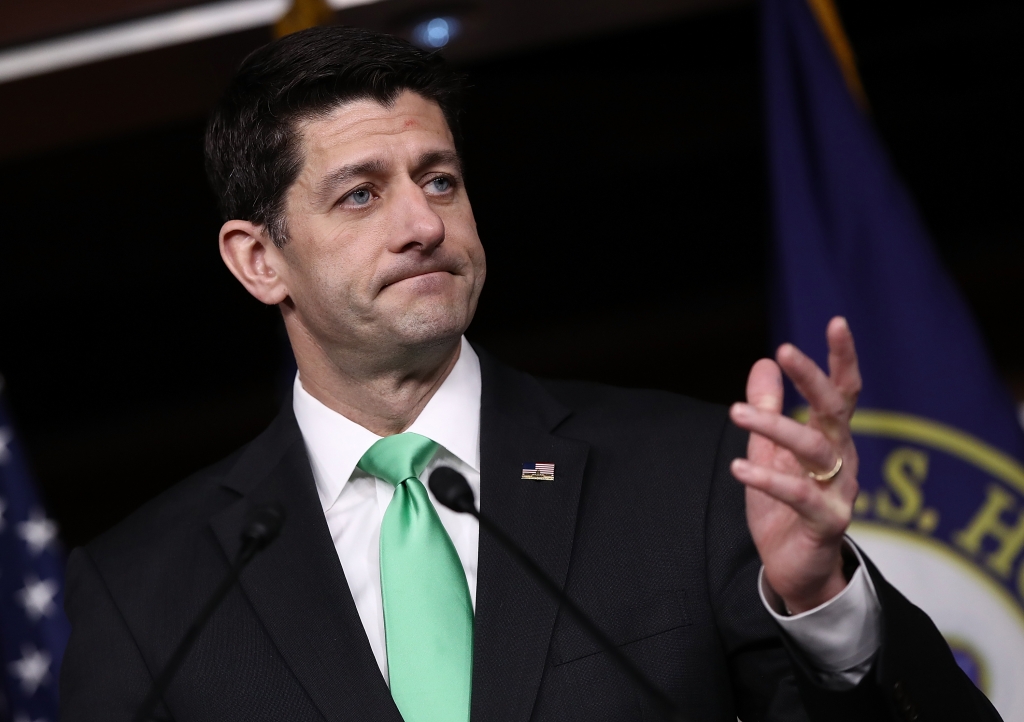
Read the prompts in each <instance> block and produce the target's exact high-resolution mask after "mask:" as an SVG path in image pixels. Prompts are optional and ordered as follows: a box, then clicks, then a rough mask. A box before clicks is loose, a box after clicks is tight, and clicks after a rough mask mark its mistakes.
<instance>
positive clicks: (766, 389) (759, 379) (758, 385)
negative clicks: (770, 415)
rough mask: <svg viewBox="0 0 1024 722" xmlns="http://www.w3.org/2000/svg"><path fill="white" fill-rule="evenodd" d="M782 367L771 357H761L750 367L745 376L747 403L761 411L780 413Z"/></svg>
mask: <svg viewBox="0 0 1024 722" xmlns="http://www.w3.org/2000/svg"><path fill="white" fill-rule="evenodd" d="M782 394H783V388H782V369H780V368H779V365H778V364H777V363H775V362H774V361H772V360H771V359H767V358H763V359H761V360H759V361H758V362H757V363H755V364H754V365H753V367H751V369H750V376H748V377H747V403H748V404H750V405H751V406H754V407H755V408H758V409H760V410H761V411H774V412H775V413H777V414H779V413H782Z"/></svg>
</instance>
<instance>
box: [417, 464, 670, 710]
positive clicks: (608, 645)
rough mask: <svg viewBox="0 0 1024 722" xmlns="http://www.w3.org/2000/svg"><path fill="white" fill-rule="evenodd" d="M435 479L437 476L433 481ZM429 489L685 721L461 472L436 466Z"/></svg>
mask: <svg viewBox="0 0 1024 722" xmlns="http://www.w3.org/2000/svg"><path fill="white" fill-rule="evenodd" d="M439 475H440V477H439ZM456 477H457V478H456ZM435 479H437V481H436V482H435ZM430 490H431V491H432V492H434V496H435V497H436V498H437V500H438V501H440V502H441V503H442V504H444V505H445V506H447V507H448V508H449V509H451V510H452V511H457V512H462V513H464V514H470V515H472V516H473V517H475V518H476V519H477V521H479V522H480V526H481V528H483V529H484V530H485V531H487V533H488V534H490V535H491V536H493V537H494V538H495V539H497V540H498V543H499V544H501V545H502V546H503V547H504V548H505V551H506V552H508V553H509V555H510V556H512V557H513V558H514V559H515V560H516V561H518V562H519V563H520V564H521V565H522V566H523V567H524V568H525V569H526V570H527V571H529V572H530V574H531V575H532V576H533V577H534V579H536V580H537V581H538V582H540V585H541V586H542V587H543V588H544V590H545V591H546V592H547V593H548V594H550V595H551V597H552V598H554V599H555V601H557V602H559V603H561V604H562V606H564V607H565V608H566V609H568V610H569V612H571V614H572V616H573V617H574V618H575V619H576V621H577V623H579V625H580V626H581V627H583V629H585V630H586V632H587V634H589V635H590V636H591V637H592V638H593V639H595V640H596V641H597V642H598V644H600V645H601V646H602V647H603V648H604V650H605V651H606V652H607V653H608V654H609V655H610V656H611V658H612V659H614V660H615V662H616V663H617V664H618V665H619V667H620V668H621V669H622V671H623V672H625V673H626V675H627V676H628V677H629V678H630V679H632V680H633V682H634V683H635V684H636V685H637V686H638V687H639V688H640V689H642V690H644V691H645V692H646V693H647V694H648V695H649V696H650V698H651V699H653V700H654V701H655V702H656V703H657V704H658V706H659V707H660V708H661V711H662V712H663V713H664V715H665V717H666V718H667V719H669V720H672V722H685V719H684V717H683V715H682V712H681V711H680V710H679V707H678V706H677V705H676V703H675V702H674V701H673V700H672V698H671V697H669V696H668V695H667V694H665V692H664V691H662V690H661V689H660V688H659V687H658V686H657V685H655V684H654V683H653V682H652V681H651V680H650V679H649V678H648V677H647V675H645V674H644V673H643V672H641V671H640V668H639V667H637V666H636V665H635V664H633V661H632V660H631V659H629V657H627V656H626V655H625V654H623V653H622V650H621V649H619V648H618V646H617V645H616V644H615V642H613V641H612V640H611V638H610V637H609V636H608V635H607V634H606V633H605V632H604V630H603V629H601V628H600V627H599V626H597V624H595V623H594V622H593V621H592V620H591V619H590V616H589V615H588V614H587V613H586V612H584V611H583V610H582V609H581V608H580V607H579V605H577V604H576V602H574V601H573V600H572V599H571V598H570V597H569V595H567V594H566V593H565V591H563V590H562V588H561V587H560V586H559V585H558V584H557V583H556V582H555V580H554V579H552V578H551V577H549V576H548V575H547V573H546V572H545V571H544V570H543V569H541V568H540V565H539V564H537V562H535V561H534V560H533V559H532V558H531V557H530V556H529V555H528V554H527V553H526V552H525V551H523V549H522V547H520V546H519V545H518V544H517V543H516V542H515V540H513V539H512V537H510V536H509V535H508V534H507V533H506V532H505V530H504V529H502V528H501V527H500V526H498V525H497V524H496V523H495V522H494V520H492V519H491V518H490V517H488V516H486V515H485V514H483V513H482V512H481V511H480V510H479V509H478V508H477V506H476V500H475V498H474V497H473V490H472V489H470V488H469V482H467V481H466V478H465V477H464V476H462V474H460V473H459V472H457V471H455V470H454V469H451V468H449V467H439V468H437V469H435V470H434V471H433V472H432V473H431V475H430Z"/></svg>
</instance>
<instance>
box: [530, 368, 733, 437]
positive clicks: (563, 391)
mask: <svg viewBox="0 0 1024 722" xmlns="http://www.w3.org/2000/svg"><path fill="white" fill-rule="evenodd" d="M540 383H541V384H542V386H544V388H545V389H546V390H547V391H548V393H550V394H551V395H552V396H553V397H554V398H556V399H557V400H558V401H560V402H561V403H562V404H564V405H565V406H567V407H568V408H570V409H572V411H573V415H574V416H577V417H580V418H582V419H592V420H593V421H595V422H599V423H601V424H602V425H606V426H611V427H614V428H622V429H637V428H638V427H639V428H640V429H642V430H643V431H645V432H650V431H652V430H655V429H657V428H658V427H663V426H670V427H672V428H678V427H679V426H686V427H694V428H704V429H714V430H715V431H716V433H721V431H722V429H723V428H724V426H725V424H726V420H727V418H728V409H727V408H726V407H725V406H723V405H721V404H714V403H710V402H707V401H699V400H697V399H693V398H690V397H689V396H683V395H682V394H676V393H672V392H670V391H660V390H657V389H631V388H622V387H618V386H610V385H607V384H600V383H594V382H589V381H561V380H559V381H552V380H540Z"/></svg>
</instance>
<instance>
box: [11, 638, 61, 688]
mask: <svg viewBox="0 0 1024 722" xmlns="http://www.w3.org/2000/svg"><path fill="white" fill-rule="evenodd" d="M51 660H52V658H51V657H50V655H49V654H48V653H46V652H45V651H43V650H40V649H36V648H35V646H34V645H32V644H25V645H23V646H22V648H21V659H18V660H15V661H13V662H11V663H10V664H9V665H7V669H9V670H10V672H11V676H13V677H16V678H17V679H18V681H19V682H21V689H22V691H23V692H24V693H25V695H26V696H28V697H31V696H32V695H34V694H35V693H36V690H37V689H39V687H40V686H41V685H43V684H46V683H47V682H48V681H49V680H50V662H51Z"/></svg>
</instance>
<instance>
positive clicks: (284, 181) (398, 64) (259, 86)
mask: <svg viewBox="0 0 1024 722" xmlns="http://www.w3.org/2000/svg"><path fill="white" fill-rule="evenodd" d="M403 90H411V91H413V92H415V93H418V94H419V95H421V96H423V97H424V98H427V99H428V100H432V101H434V102H435V103H437V104H438V105H439V106H440V108H441V111H442V112H443V113H444V117H445V119H446V120H447V122H448V127H449V128H450V129H451V131H452V135H454V136H455V139H456V147H458V145H459V142H460V137H459V122H458V121H459V119H458V114H459V101H460V98H461V93H462V76H461V75H459V74H457V73H455V72H454V71H452V70H451V69H450V68H449V67H448V65H447V64H446V63H445V61H444V60H443V59H442V58H441V57H440V56H439V55H438V54H437V53H436V52H428V51H425V50H421V49H419V48H417V47H415V46H414V45H411V44H410V43H407V42H406V41H404V40H401V39H399V38H395V37H392V36H390V35H383V34H380V33H374V32H370V31H368V30H362V29H360V28H348V27H338V26H327V27H318V28H311V29H309V30H304V31H302V32H299V33H295V34H293V35H288V36H286V37H284V38H282V39H280V40H276V41H274V42H272V43H269V44H268V45H265V46H263V47H262V48H260V49H258V50H256V51H254V52H253V53H252V54H251V55H249V57H247V58H246V59H245V61H244V62H243V63H242V65H241V67H240V68H239V70H238V72H237V73H236V74H235V76H234V77H233V78H232V79H231V82H230V83H229V85H228V87H227V89H226V90H225V91H224V95H223V96H222V97H221V99H220V102H219V103H218V104H217V106H216V108H214V111H213V114H212V116H211V118H210V123H209V126H208V127H207V130H206V172H207V176H208V177H209V179H210V185H211V186H213V190H214V192H215V193H216V194H217V198H218V201H219V203H220V209H221V213H222V214H223V216H224V219H225V220H230V219H233V218H236V219H240V220H247V221H250V222H252V223H255V224H257V225H260V226H263V227H264V228H265V229H266V230H267V232H268V233H269V235H270V237H271V238H272V239H273V240H274V243H275V245H277V246H279V247H280V246H282V245H284V243H285V242H286V241H287V238H288V233H287V228H286V226H285V223H284V216H283V210H284V209H283V202H284V196H285V193H286V191H287V190H288V188H289V187H290V186H291V185H292V183H294V182H295V178H296V177H297V176H298V174H299V171H300V170H301V169H302V164H303V162H304V159H303V157H302V153H301V145H300V143H299V142H298V137H297V133H296V123H297V122H298V121H301V120H306V119H309V118H316V117H319V116H323V115H326V114H327V113H329V112H331V111H332V110H334V109H335V108H337V107H338V106H339V105H341V104H343V103H346V102H349V101H352V100H360V99H366V98H372V99H373V100H376V101H377V102H379V103H381V104H382V105H384V106H390V105H391V104H392V103H394V101H395V99H396V98H397V97H398V95H399V94H400V93H401V92H402V91H403Z"/></svg>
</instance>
